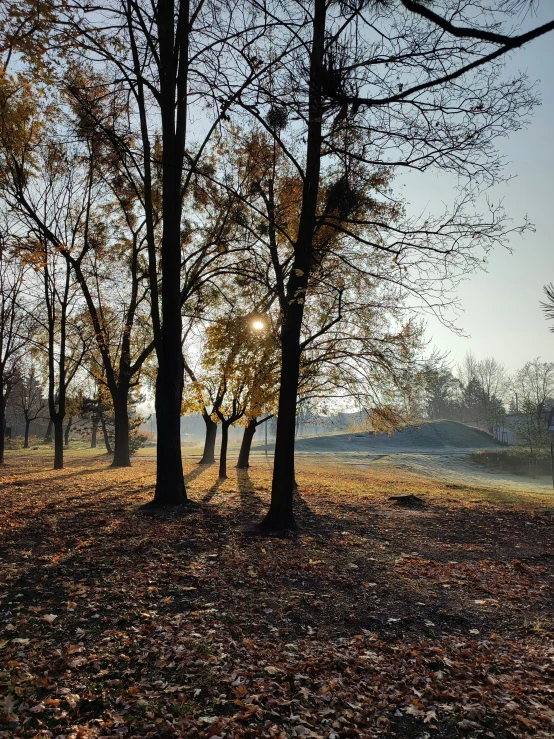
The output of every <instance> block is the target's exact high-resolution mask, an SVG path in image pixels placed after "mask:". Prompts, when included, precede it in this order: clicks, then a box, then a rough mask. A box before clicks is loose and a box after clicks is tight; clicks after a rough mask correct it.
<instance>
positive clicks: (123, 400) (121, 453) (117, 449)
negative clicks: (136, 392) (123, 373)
mask: <svg viewBox="0 0 554 739" xmlns="http://www.w3.org/2000/svg"><path fill="white" fill-rule="evenodd" d="M127 396H128V392H127V390H126V389H125V388H120V390H119V397H117V398H114V411H115V438H114V455H113V462H112V467H130V466H131V452H130V449H129V413H128V410H127Z"/></svg>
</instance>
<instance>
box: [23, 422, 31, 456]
mask: <svg viewBox="0 0 554 739" xmlns="http://www.w3.org/2000/svg"><path fill="white" fill-rule="evenodd" d="M30 425H31V422H30V421H28V420H27V419H25V441H24V442H23V449H28V448H29V427H30Z"/></svg>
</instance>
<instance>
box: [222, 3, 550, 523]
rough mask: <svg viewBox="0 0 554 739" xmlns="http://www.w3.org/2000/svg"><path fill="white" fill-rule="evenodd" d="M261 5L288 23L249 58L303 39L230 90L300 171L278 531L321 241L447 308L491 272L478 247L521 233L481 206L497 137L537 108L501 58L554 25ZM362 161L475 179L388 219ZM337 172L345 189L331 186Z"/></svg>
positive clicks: (495, 170) (279, 451) (494, 164)
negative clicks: (477, 273)
mask: <svg viewBox="0 0 554 739" xmlns="http://www.w3.org/2000/svg"><path fill="white" fill-rule="evenodd" d="M254 4H256V3H254ZM263 7H264V10H265V11H266V12H267V13H268V14H271V17H272V18H277V19H278V21H279V28H278V32H276V33H275V34H273V35H272V36H271V37H268V38H266V39H264V44H263V45H262V44H258V45H253V46H252V47H249V49H248V51H245V52H244V54H243V59H244V60H245V61H246V59H245V57H246V56H248V57H251V56H252V55H253V54H254V53H255V54H256V56H258V57H261V58H267V57H272V58H280V55H281V52H282V49H283V48H285V47H286V48H289V47H290V40H291V39H292V38H294V39H295V41H296V43H295V45H294V50H293V51H291V52H290V54H289V55H288V56H287V63H286V64H284V63H281V64H278V63H277V64H274V65H273V67H272V70H271V75H270V76H268V77H266V78H264V80H263V84H262V85H260V86H257V87H253V86H251V87H250V88H249V89H250V92H249V91H248V90H247V91H245V93H244V94H242V95H241V97H240V99H239V100H237V101H236V103H235V101H234V100H233V99H232V95H231V93H232V89H231V90H229V89H226V90H225V95H226V96H227V97H226V99H227V100H228V101H229V104H230V106H231V109H233V105H235V106H236V107H240V108H241V109H242V111H244V112H246V113H248V114H250V115H251V116H252V117H253V118H254V119H255V120H256V121H257V124H258V125H259V126H260V128H263V129H264V130H265V131H266V132H268V133H269V134H270V135H271V136H272V137H273V139H274V141H275V142H276V145H277V146H278V148H279V149H280V151H281V152H282V153H283V154H284V155H285V156H286V157H287V158H289V160H290V162H291V165H292V166H293V167H294V168H295V169H296V171H297V173H298V177H299V178H300V180H301V192H300V212H299V217H298V219H297V222H296V223H295V224H294V227H293V228H292V229H290V231H291V233H289V234H288V238H289V255H290V256H289V259H288V262H287V269H286V270H285V272H284V273H283V271H282V269H281V272H282V274H281V275H280V279H281V281H282V284H283V288H284V293H285V300H284V301H283V302H282V313H283V315H282V329H281V343H282V375H281V392H280V400H279V409H278V417H277V440H276V446H275V465H274V473H273V483H272V498H271V506H270V510H269V512H268V515H267V516H266V518H265V520H264V522H263V524H262V525H263V528H265V529H269V530H273V529H286V528H292V527H294V525H295V524H294V517H293V508H292V500H293V483H294V428H295V422H296V403H297V394H298V385H299V367H300V361H301V355H302V351H303V349H304V341H305V340H306V334H305V333H304V312H305V305H306V303H307V301H308V299H309V295H310V291H311V289H312V287H313V284H314V280H313V279H312V277H313V275H314V272H317V269H318V264H319V263H320V261H321V260H322V258H325V257H327V254H328V253H326V252H325V250H324V249H323V250H321V249H320V245H319V243H318V237H319V234H320V232H321V229H322V227H323V226H324V227H325V228H326V229H334V230H335V231H338V232H340V233H341V234H343V235H344V236H345V237H346V238H347V239H350V242H351V243H352V242H357V243H358V244H362V245H363V246H364V248H365V249H366V251H368V252H372V253H379V254H381V255H382V257H383V260H386V259H388V261H389V263H392V265H391V266H392V267H393V274H394V272H395V271H396V270H398V273H397V274H398V278H397V279H398V282H399V283H400V284H402V285H403V287H404V288H405V289H407V290H413V292H414V294H415V295H417V296H418V298H419V299H420V300H421V302H423V304H424V305H425V304H426V305H427V307H432V308H434V309H435V310H436V312H437V313H439V314H440V315H442V306H443V305H444V304H445V302H446V301H445V298H444V294H445V291H447V289H448V288H451V287H453V285H454V284H455V283H456V280H457V278H458V277H459V276H460V275H461V274H462V273H463V272H466V273H467V271H471V270H472V269H476V268H478V267H479V264H480V261H481V256H479V255H478V250H481V249H483V250H484V252H485V254H486V253H487V251H488V250H489V249H490V248H492V247H493V246H494V245H495V244H499V243H505V241H504V240H505V238H506V235H507V232H508V231H509V228H508V226H507V222H506V220H505V216H504V215H503V213H502V211H501V209H497V208H494V207H493V208H491V210H490V214H488V216H486V217H482V216H480V215H479V214H478V213H475V212H474V211H472V206H473V202H474V197H475V194H476V192H477V191H478V189H479V187H480V185H482V184H485V183H486V184H489V183H492V182H495V181H498V179H499V178H500V177H501V176H502V169H501V158H500V157H499V155H498V154H497V152H496V149H495V146H494V142H495V139H496V138H497V137H498V136H500V135H504V134H505V133H507V132H508V131H510V130H513V129H514V128H518V127H520V126H521V125H522V124H523V122H524V121H525V119H526V116H527V114H528V112H529V111H530V110H531V108H532V106H533V104H534V97H533V94H532V93H531V92H530V91H529V88H528V86H527V84H526V81H525V79H524V78H519V79H510V80H508V79H506V78H505V76H504V75H503V70H502V66H501V64H499V61H498V60H499V59H500V57H501V56H503V55H504V54H506V53H507V51H509V50H511V49H514V48H516V47H518V46H521V45H522V44H523V43H526V42H528V41H530V40H531V39H533V38H535V37H537V36H539V35H541V34H543V33H546V32H547V31H550V30H552V28H553V27H554V23H549V24H546V25H544V26H542V27H540V28H537V29H535V30H533V31H531V32H529V33H524V34H519V35H518V34H503V33H500V32H499V31H494V32H493V31H490V30H489V28H488V26H489V25H490V24H491V23H492V21H493V19H494V21H495V24H496V25H495V28H496V29H498V28H500V27H501V26H499V25H498V24H499V23H500V24H501V22H502V21H505V22H510V10H509V8H507V7H505V8H504V9H503V10H502V9H501V11H499V12H495V10H498V9H494V8H492V6H490V5H489V4H488V3H487V2H486V1H485V0H483V2H480V3H478V11H479V12H476V8H475V3H473V4H472V5H471V18H470V17H469V11H467V13H468V15H467V16H466V5H465V4H463V3H459V4H456V5H455V7H454V8H452V6H451V4H448V15H447V16H446V3H438V4H437V5H436V7H435V6H434V7H433V9H431V8H429V6H428V5H426V4H423V3H419V2H410V1H409V0H400V1H399V2H391V3H382V2H368V3H364V4H362V5H359V4H349V3H348V2H344V3H340V4H336V5H335V4H333V5H328V4H327V3H325V2H324V1H323V0H314V1H313V2H296V3H288V4H287V5H286V7H285V8H283V7H282V6H281V5H280V4H279V3H274V4H271V6H268V5H267V4H265V5H264V6H263ZM441 10H444V11H445V16H444V17H443V15H441V12H440V11H441ZM445 18H447V20H445ZM491 45H492V49H491ZM237 54H240V50H238V49H237ZM287 127H288V130H287ZM360 164H363V165H366V166H370V167H376V168H383V167H386V168H389V169H392V170H393V171H394V170H395V169H399V168H402V169H405V170H409V169H417V170H420V171H426V170H428V169H430V168H432V167H439V168H440V169H441V170H443V171H449V172H452V173H454V174H455V175H457V176H458V177H459V178H460V179H461V180H465V182H466V189H465V192H464V194H463V195H462V196H461V200H460V201H459V202H458V203H457V204H455V205H454V207H453V208H452V210H451V212H449V213H447V214H446V213H445V214H444V216H443V217H442V218H440V217H437V218H436V219H434V220H433V219H432V218H428V219H425V220H424V221H423V220H422V221H420V222H419V223H415V222H413V223H411V224H409V223H406V222H404V223H402V224H400V225H399V224H397V223H391V222H390V221H389V222H383V221H380V220H379V219H378V218H377V219H376V218H375V217H374V216H373V214H372V213H371V209H368V215H364V214H363V213H362V214H360V213H359V211H357V210H356V208H355V207H354V206H355V205H356V194H357V181H356V173H357V172H359V169H360ZM362 169H363V168H362ZM330 174H334V178H335V186H334V188H333V189H330V190H329V191H327V192H325V191H324V189H323V188H322V182H323V181H324V178H325V177H326V176H328V175H330ZM325 195H326V196H327V197H326V198H325ZM329 200H331V203H330V202H329ZM326 206H327V207H326ZM425 285H426V288H425ZM422 288H423V289H422ZM337 307H338V306H337ZM335 310H336V309H335ZM334 316H335V317H336V313H335V314H334ZM331 320H333V319H331Z"/></svg>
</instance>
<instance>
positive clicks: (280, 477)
mask: <svg viewBox="0 0 554 739" xmlns="http://www.w3.org/2000/svg"><path fill="white" fill-rule="evenodd" d="M291 328H294V327H291ZM299 345H300V325H298V326H296V330H295V331H294V332H292V331H291V332H287V333H286V334H285V333H283V336H282V351H281V357H282V367H281V388H280V392H279V410H278V415H277V434H276V439H275V457H274V463H273V481H272V487H271V505H270V508H269V511H268V513H267V515H266V517H265V518H264V520H263V521H262V523H261V527H262V528H263V529H265V530H267V531H283V530H286V529H291V530H294V529H295V528H296V523H295V520H294V513H293V504H292V501H293V491H294V487H295V479H294V437H295V430H296V397H297V393H298V377H299V357H300V346H299Z"/></svg>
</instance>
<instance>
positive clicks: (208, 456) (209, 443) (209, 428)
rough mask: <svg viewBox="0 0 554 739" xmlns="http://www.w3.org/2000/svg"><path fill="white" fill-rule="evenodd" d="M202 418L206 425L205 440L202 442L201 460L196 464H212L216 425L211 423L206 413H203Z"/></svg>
mask: <svg viewBox="0 0 554 739" xmlns="http://www.w3.org/2000/svg"><path fill="white" fill-rule="evenodd" d="M202 418H203V419H204V423H205V424H206V438H205V440H204V452H203V454H202V459H201V460H200V462H199V463H198V464H214V462H215V441H216V437H217V423H216V422H215V421H212V419H211V417H210V415H209V414H208V413H203V414H202Z"/></svg>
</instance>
